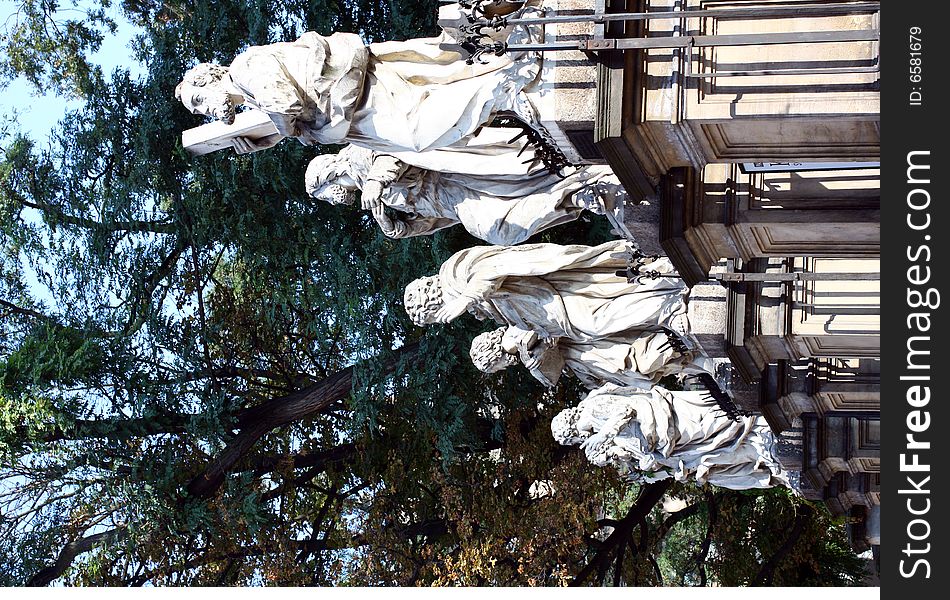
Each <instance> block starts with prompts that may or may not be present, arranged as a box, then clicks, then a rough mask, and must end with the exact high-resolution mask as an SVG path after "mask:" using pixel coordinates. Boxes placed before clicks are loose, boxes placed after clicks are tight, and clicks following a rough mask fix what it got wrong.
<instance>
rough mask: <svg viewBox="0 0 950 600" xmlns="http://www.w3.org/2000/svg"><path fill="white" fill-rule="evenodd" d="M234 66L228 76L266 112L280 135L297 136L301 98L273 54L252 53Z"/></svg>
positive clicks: (302, 107)
mask: <svg viewBox="0 0 950 600" xmlns="http://www.w3.org/2000/svg"><path fill="white" fill-rule="evenodd" d="M237 67H238V65H232V70H231V79H232V81H233V82H234V84H235V85H236V86H237V87H238V89H239V90H240V91H242V92H244V93H245V94H246V95H247V96H249V100H250V101H251V102H252V103H253V104H254V105H255V106H256V107H257V108H259V109H261V110H263V111H264V112H266V113H267V114H268V116H269V117H270V119H271V121H273V123H274V126H275V127H276V128H277V131H279V132H280V133H281V135H283V136H285V137H294V136H297V135H299V134H300V132H299V129H298V127H297V117H298V116H299V115H300V113H302V112H303V110H304V99H303V98H302V97H301V92H300V90H299V89H298V88H297V86H296V85H295V83H294V81H293V80H292V79H291V78H290V77H289V76H288V75H287V74H286V71H285V70H284V66H283V64H281V62H280V61H279V60H278V59H277V57H276V56H274V55H273V54H270V53H268V52H254V53H253V54H251V55H250V56H248V57H247V58H246V59H245V60H244V61H243V64H241V65H240V66H239V68H237ZM260 82H265V83H264V85H261V83H260Z"/></svg>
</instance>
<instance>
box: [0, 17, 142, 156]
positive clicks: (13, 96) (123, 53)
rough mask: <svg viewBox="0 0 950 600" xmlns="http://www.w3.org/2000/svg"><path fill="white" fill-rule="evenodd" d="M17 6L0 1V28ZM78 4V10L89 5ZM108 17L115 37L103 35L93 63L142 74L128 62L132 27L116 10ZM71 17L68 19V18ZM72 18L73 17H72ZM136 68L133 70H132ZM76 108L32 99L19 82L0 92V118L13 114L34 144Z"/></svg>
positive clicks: (54, 100) (49, 96) (58, 101)
mask: <svg viewBox="0 0 950 600" xmlns="http://www.w3.org/2000/svg"><path fill="white" fill-rule="evenodd" d="M17 4H18V3H17V2H15V1H13V0H0V27H2V26H3V24H4V23H6V22H7V21H8V19H11V20H12V18H13V16H14V13H15V12H16V7H17ZM91 4H93V3H89V2H79V7H80V8H81V7H83V6H84V5H91ZM62 7H63V8H71V7H70V2H69V0H65V1H64V2H62ZM108 14H109V16H110V17H112V18H113V19H114V20H115V21H116V23H117V24H118V29H117V30H116V33H115V35H113V36H110V35H107V36H106V38H105V40H103V42H102V47H101V48H100V49H99V51H98V52H96V53H95V54H94V55H93V56H92V60H93V62H95V63H96V64H98V65H100V66H101V67H102V70H103V71H104V72H105V73H106V74H109V73H111V72H112V70H113V69H115V68H116V67H125V68H129V69H131V70H132V72H133V74H135V73H136V72H144V70H142V69H141V66H140V65H136V64H133V61H132V60H131V58H130V56H131V50H130V45H129V44H130V42H131V40H132V37H133V35H134V34H135V26H134V25H132V24H131V23H130V22H129V21H127V20H126V19H125V18H124V17H123V16H122V13H121V10H120V9H119V8H118V7H117V6H112V7H111V8H109V9H108ZM71 17H72V16H71ZM72 18H76V17H72ZM136 67H137V68H136ZM78 107H79V102H78V101H77V100H68V99H66V98H61V97H57V96H55V95H52V94H46V95H36V92H35V91H34V90H33V89H32V88H31V87H30V86H29V85H28V84H27V83H26V81H25V80H24V79H22V78H19V79H17V80H15V81H13V82H12V83H11V84H10V85H9V86H7V87H6V88H5V89H3V90H2V91H0V115H3V116H4V118H5V119H6V118H9V117H10V116H12V115H14V114H16V116H17V121H18V124H19V126H20V130H21V131H22V132H23V133H25V134H28V135H29V136H30V137H32V138H33V139H34V140H36V141H44V140H47V139H48V138H49V133H50V131H51V130H52V129H53V127H54V126H55V125H56V123H57V122H59V120H60V119H62V118H63V116H64V115H65V114H66V111H67V110H69V109H75V108H78Z"/></svg>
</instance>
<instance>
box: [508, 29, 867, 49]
mask: <svg viewBox="0 0 950 600" xmlns="http://www.w3.org/2000/svg"><path fill="white" fill-rule="evenodd" d="M880 38H881V32H880V30H879V29H853V30H849V31H806V32H796V33H744V34H732V35H692V36H685V35H684V36H676V37H657V38H621V39H603V40H599V39H585V40H579V41H576V42H551V43H542V44H509V45H507V46H505V50H507V51H509V52H521V51H545V50H638V49H664V48H687V47H689V46H697V47H707V48H709V47H717V46H772V45H777V44H811V43H814V44H821V43H831V42H866V41H876V40H879V39H880Z"/></svg>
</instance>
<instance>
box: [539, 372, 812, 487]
mask: <svg viewBox="0 0 950 600" xmlns="http://www.w3.org/2000/svg"><path fill="white" fill-rule="evenodd" d="M551 432H552V433H553V435H554V438H555V439H556V440H557V441H558V442H559V443H561V444H564V445H580V447H581V448H583V450H584V453H585V454H586V455H587V459H588V460H590V462H592V463H593V464H595V465H598V466H607V465H610V466H613V467H615V468H617V469H619V470H620V471H621V473H623V474H625V475H626V476H628V477H630V478H631V479H633V480H636V481H644V482H649V481H658V480H661V479H667V478H670V477H672V478H674V479H675V480H677V481H684V482H685V481H693V482H695V483H698V484H700V485H702V484H705V483H709V484H712V485H717V486H721V487H725V488H730V489H735V490H744V489H751V488H766V487H774V486H779V485H782V486H786V487H793V485H792V483H791V481H790V479H789V474H788V472H787V471H785V470H784V469H783V468H782V466H781V465H780V464H779V462H778V460H777V459H776V457H775V454H774V449H775V445H776V440H775V436H774V435H773V434H772V430H771V429H770V428H769V426H768V424H767V423H766V422H765V419H764V418H763V417H761V416H756V417H740V418H739V420H738V421H733V420H732V419H730V418H729V417H726V416H724V415H723V414H722V413H721V412H719V411H718V406H717V405H716V402H715V401H714V400H713V399H712V398H710V397H709V396H708V395H707V394H706V393H705V392H696V391H689V392H683V391H670V390H667V389H664V388H662V387H660V386H655V387H653V388H652V389H651V390H649V391H647V390H642V389H637V388H630V387H622V386H617V385H613V384H606V385H604V386H602V387H599V388H597V389H595V390H594V391H592V392H591V393H590V394H588V395H587V397H586V398H585V399H584V400H582V401H581V403H580V404H579V405H578V406H577V407H575V408H569V409H566V410H563V411H561V412H560V413H559V414H558V415H557V416H555V417H554V419H553V420H552V422H551Z"/></svg>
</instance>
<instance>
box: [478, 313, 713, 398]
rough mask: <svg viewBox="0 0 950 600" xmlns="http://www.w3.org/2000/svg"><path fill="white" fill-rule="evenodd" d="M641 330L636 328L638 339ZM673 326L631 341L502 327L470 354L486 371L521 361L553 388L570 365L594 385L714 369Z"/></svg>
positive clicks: (481, 338) (633, 383)
mask: <svg viewBox="0 0 950 600" xmlns="http://www.w3.org/2000/svg"><path fill="white" fill-rule="evenodd" d="M635 335H636V333H635V332H631V333H630V337H631V338H633V337H634V336H635ZM672 336H673V333H672V332H669V331H644V332H642V333H641V334H640V335H639V336H638V337H636V338H635V339H633V341H632V342H629V343H618V340H617V339H616V337H610V338H605V339H602V340H594V341H590V342H576V341H574V340H571V339H569V338H547V339H541V338H539V337H538V334H537V333H536V332H534V331H525V330H523V329H520V328H518V327H511V326H509V327H500V328H498V329H495V330H493V331H488V332H486V333H482V334H480V335H478V336H476V337H475V339H474V340H472V346H471V351H470V356H471V358H472V362H473V363H474V364H475V367H476V368H478V370H479V371H482V372H483V373H495V372H498V371H500V370H502V369H505V368H508V367H510V366H513V365H516V364H518V363H519V362H520V363H521V364H523V365H524V366H525V368H527V369H528V371H530V372H531V375H532V376H533V377H534V378H535V379H537V380H538V381H540V382H541V383H542V384H544V385H546V386H548V387H553V386H554V385H556V384H557V382H558V380H559V379H560V376H561V373H562V372H563V371H564V370H565V369H567V370H568V371H570V372H571V373H573V374H574V376H576V377H577V378H578V379H580V380H581V383H583V384H584V385H585V386H586V387H587V388H588V389H594V388H596V387H599V386H601V385H603V384H605V383H614V384H617V385H622V386H627V387H638V388H642V389H650V387H652V386H653V385H654V384H655V383H657V382H658V381H659V380H660V378H662V377H663V376H665V375H687V374H692V373H705V372H709V370H710V368H711V365H710V364H708V361H709V359H708V358H706V357H704V356H702V355H699V354H696V353H694V352H693V351H690V350H689V348H688V347H686V346H685V345H683V344H682V343H677V342H676V341H675V340H671V337H672Z"/></svg>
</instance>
